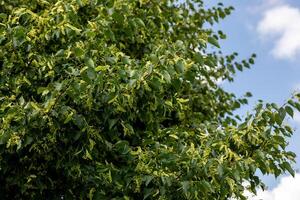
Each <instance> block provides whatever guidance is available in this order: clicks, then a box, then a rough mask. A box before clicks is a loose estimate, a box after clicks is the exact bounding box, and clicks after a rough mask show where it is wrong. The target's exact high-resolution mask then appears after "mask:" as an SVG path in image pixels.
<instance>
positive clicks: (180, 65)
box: [175, 60, 185, 73]
mask: <svg viewBox="0 0 300 200" xmlns="http://www.w3.org/2000/svg"><path fill="white" fill-rule="evenodd" d="M184 68H185V66H184V62H183V61H182V60H180V61H178V62H177V63H176V64H175V70H176V72H177V73H183V72H184Z"/></svg>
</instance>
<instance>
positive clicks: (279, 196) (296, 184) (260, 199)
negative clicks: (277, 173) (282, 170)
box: [248, 174, 300, 200]
mask: <svg viewBox="0 0 300 200" xmlns="http://www.w3.org/2000/svg"><path fill="white" fill-rule="evenodd" d="M248 198H249V200H299V199H300V174H296V176H295V178H293V177H292V176H287V177H283V178H281V180H280V183H279V185H278V186H277V187H275V188H274V189H273V190H269V191H268V190H267V191H261V190H260V191H259V192H258V193H257V196H255V197H253V196H250V195H248Z"/></svg>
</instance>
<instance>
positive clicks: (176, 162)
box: [0, 0, 300, 200]
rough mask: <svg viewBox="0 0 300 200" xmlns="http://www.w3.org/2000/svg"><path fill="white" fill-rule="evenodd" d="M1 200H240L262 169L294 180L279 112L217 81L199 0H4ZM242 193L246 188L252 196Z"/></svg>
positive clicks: (218, 64) (225, 74)
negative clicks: (249, 107) (244, 110)
mask: <svg viewBox="0 0 300 200" xmlns="http://www.w3.org/2000/svg"><path fill="white" fill-rule="evenodd" d="M0 2H1V6H0V47H1V48H0V185H1V187H0V197H1V199H180V200H181V199H229V198H236V199H245V197H244V196H243V191H245V190H250V191H251V192H253V193H255V191H256V188H257V187H263V188H264V184H263V183H262V181H261V180H260V178H259V177H258V176H256V171H257V170H260V171H261V172H262V173H263V174H272V175H275V176H279V175H280V174H282V173H284V172H285V171H288V172H289V173H291V174H292V175H293V174H294V170H293V169H292V167H291V163H292V162H294V161H295V159H294V158H295V154H294V153H293V152H288V151H286V150H285V148H286V146H287V138H288V137H290V136H291V135H292V133H293V130H292V129H291V128H290V127H289V126H288V125H286V124H285V122H284V119H285V118H286V113H287V114H289V115H291V116H292V115H293V110H294V109H298V110H300V104H299V103H298V100H299V95H298V97H297V95H296V96H294V97H293V98H292V99H291V100H289V101H288V102H286V103H285V104H284V105H283V106H277V105H276V104H273V103H272V104H269V103H267V104H265V103H263V102H259V103H258V105H257V106H256V107H255V109H254V110H253V111H251V114H249V115H247V116H246V117H245V118H243V117H241V116H238V115H235V114H234V113H235V112H234V111H235V110H236V109H238V108H240V106H242V105H244V104H247V99H248V97H250V96H251V94H250V93H246V94H245V96H243V97H241V98H238V97H236V96H235V95H234V94H232V93H229V92H226V91H224V89H222V87H220V86H219V85H218V84H217V81H218V80H227V81H233V76H234V74H235V72H236V70H239V71H242V70H243V69H244V68H249V67H250V65H251V64H253V63H254V58H255V55H252V56H251V57H250V59H246V60H242V61H236V60H237V56H238V55H237V53H233V54H231V55H224V54H223V53H222V52H221V48H220V45H219V40H220V39H225V38H226V35H225V34H224V33H223V32H222V31H213V29H212V25H213V24H215V23H217V22H218V21H219V20H221V19H223V18H225V17H226V16H227V15H229V14H230V13H231V12H232V10H233V8H232V7H225V6H223V5H222V4H221V3H219V4H218V5H216V6H215V7H213V8H211V9H207V8H205V7H204V5H203V2H202V1H201V0H186V1H175V0H139V1H138V0H127V1H124V0H10V1H4V0H2V1H0ZM244 183H249V186H245V184H244Z"/></svg>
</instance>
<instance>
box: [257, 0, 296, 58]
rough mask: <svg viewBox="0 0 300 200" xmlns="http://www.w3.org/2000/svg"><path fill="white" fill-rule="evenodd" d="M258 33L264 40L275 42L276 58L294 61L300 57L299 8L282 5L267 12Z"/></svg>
mask: <svg viewBox="0 0 300 200" xmlns="http://www.w3.org/2000/svg"><path fill="white" fill-rule="evenodd" d="M273 1H274V0H273ZM270 2H272V1H270ZM273 3H274V4H275V5H276V4H277V3H276V1H274V2H273ZM257 31H258V33H259V35H260V36H261V37H262V38H264V39H269V40H273V41H274V42H275V44H274V48H273V50H272V52H271V53H272V54H273V55H274V56H275V57H276V58H281V59H294V58H295V57H296V56H297V55H298V54H299V55H300V9H299V8H294V7H291V6H290V5H284V4H280V5H276V6H273V7H271V8H269V9H267V10H265V11H264V14H263V18H262V19H261V20H260V22H259V23H258V26H257Z"/></svg>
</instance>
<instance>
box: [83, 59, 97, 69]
mask: <svg viewBox="0 0 300 200" xmlns="http://www.w3.org/2000/svg"><path fill="white" fill-rule="evenodd" d="M85 64H86V66H88V67H90V68H94V67H95V63H94V61H93V60H92V59H91V58H87V59H86V60H85Z"/></svg>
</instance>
